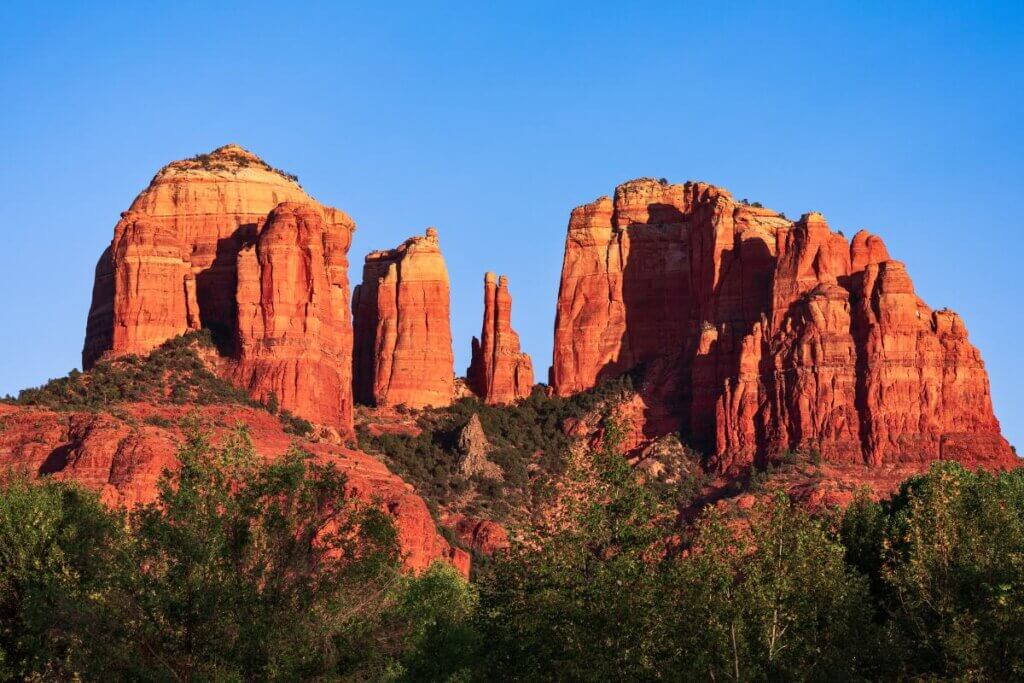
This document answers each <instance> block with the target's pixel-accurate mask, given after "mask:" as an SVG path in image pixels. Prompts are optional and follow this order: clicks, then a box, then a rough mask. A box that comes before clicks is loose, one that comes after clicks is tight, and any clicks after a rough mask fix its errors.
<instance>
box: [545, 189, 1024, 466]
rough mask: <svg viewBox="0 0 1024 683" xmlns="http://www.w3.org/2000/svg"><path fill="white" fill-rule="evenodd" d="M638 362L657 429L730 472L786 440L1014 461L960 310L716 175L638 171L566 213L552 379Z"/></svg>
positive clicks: (817, 225)
mask: <svg viewBox="0 0 1024 683" xmlns="http://www.w3.org/2000/svg"><path fill="white" fill-rule="evenodd" d="M636 368H642V370H643V372H642V373H641V375H642V377H643V380H642V382H641V386H640V395H641V402H642V403H644V409H643V412H644V413H645V414H644V417H643V418H642V421H643V422H644V424H643V426H642V429H643V430H644V431H645V433H646V435H647V436H648V437H653V436H657V435H659V434H664V433H667V432H668V431H676V430H679V431H681V432H682V433H683V434H684V435H685V436H686V437H687V439H688V440H690V441H691V442H692V443H694V444H695V445H698V446H700V447H702V448H703V449H705V450H706V451H708V452H710V453H712V454H713V455H714V461H715V464H716V465H717V467H718V468H719V469H721V470H723V471H724V470H730V469H737V468H744V467H746V466H749V465H750V464H752V463H754V462H757V461H758V460H759V459H764V458H767V457H770V456H772V455H773V454H776V453H779V452H782V451H787V450H803V451H817V452H819V453H820V454H821V455H822V456H823V458H825V459H826V460H828V461H830V462H835V463H862V464H868V465H872V466H880V465H883V464H887V463H894V462H899V463H906V462H911V461H912V462H916V463H925V462H927V461H930V460H934V459H938V458H952V459H957V460H960V461H963V462H966V463H968V464H974V463H979V462H984V463H988V464H994V465H1007V466H1008V465H1011V464H1013V463H1014V457H1013V455H1012V453H1011V450H1010V448H1009V446H1008V444H1007V443H1006V441H1005V440H1004V439H1003V438H1002V436H1001V434H1000V430H999V423H998V421H997V420H996V418H995V416H994V414H993V411H992V404H991V399H990V395H989V385H988V378H987V375H986V373H985V369H984V365H983V364H982V362H981V357H980V355H979V353H978V351H977V349H975V348H974V347H973V346H972V345H971V344H970V343H969V341H968V340H967V333H966V330H965V328H964V326H963V323H962V321H961V320H960V318H959V317H958V316H956V314H954V313H952V312H948V311H932V310H931V309H930V308H928V307H927V306H926V305H925V303H924V302H923V301H921V300H920V299H919V298H918V297H917V296H916V294H915V293H914V289H913V285H912V283H911V281H910V278H909V277H908V276H907V273H906V269H905V268H904V266H903V264H901V263H899V262H898V261H894V260H892V259H891V258H890V257H889V254H888V252H887V250H886V248H885V245H884V243H883V242H882V241H881V239H880V238H878V237H876V236H873V235H869V234H868V233H866V232H861V233H858V234H857V235H856V236H855V237H854V239H853V242H852V244H851V243H848V242H847V240H846V239H845V238H844V237H843V236H842V234H841V233H835V232H833V231H831V230H830V229H829V227H828V225H827V223H826V222H825V220H824V218H823V217H822V216H821V215H820V214H816V213H811V214H808V215H806V216H804V217H803V218H801V219H800V220H799V221H797V222H795V223H794V222H791V221H789V220H787V219H786V218H785V217H783V216H782V215H781V214H778V213H776V212H774V211H771V210H768V209H764V208H761V207H760V206H758V205H748V204H746V203H745V202H737V201H735V200H734V199H733V198H732V196H731V195H730V194H729V193H728V192H727V191H725V190H722V189H720V188H717V187H714V186H711V185H707V184H704V183H687V184H685V185H672V184H668V183H665V182H662V181H655V180H650V179H640V180H635V181H631V182H628V183H625V184H623V185H621V186H619V187H618V188H617V189H616V192H615V196H614V198H608V197H603V198H601V199H598V200H597V201H595V202H593V203H592V204H588V205H585V206H582V207H579V208H577V209H576V210H574V211H573V212H572V216H571V218H570V221H569V230H568V236H567V239H566V249H565V259H564V263H563V269H562V280H561V286H560V290H559V297H558V307H557V312H556V323H555V346H554V359H553V365H552V368H551V371H550V382H551V384H552V386H553V389H554V391H555V392H556V393H557V394H559V395H568V394H572V393H574V392H577V391H580V390H583V389H587V388H589V387H591V386H594V385H595V384H596V383H597V382H599V381H601V380H602V379H605V378H610V377H613V376H616V375H619V374H622V373H623V372H625V371H628V370H631V369H636Z"/></svg>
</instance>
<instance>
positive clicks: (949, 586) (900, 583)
mask: <svg viewBox="0 0 1024 683" xmlns="http://www.w3.org/2000/svg"><path fill="white" fill-rule="evenodd" d="M882 509H883V511H884V513H885V520H884V538H883V539H882V541H881V542H880V548H879V550H878V551H877V556H878V557H879V558H880V559H879V561H878V562H877V564H878V566H879V569H878V579H879V585H880V586H881V588H880V591H881V594H880V595H879V602H880V603H881V604H882V605H883V607H884V609H885V611H886V613H887V616H888V617H889V618H890V619H891V628H892V629H893V631H894V633H893V638H894V639H898V640H899V643H900V647H901V649H902V651H903V655H902V659H903V660H904V665H905V667H907V668H906V669H905V670H904V671H903V672H902V673H903V675H909V676H921V677H929V676H935V677H948V678H953V679H958V680H1011V679H1021V678H1024V472H1021V471H1020V470H1015V471H1012V472H1006V473H999V474H993V473H990V472H985V471H982V470H979V471H977V472H971V471H968V470H966V469H964V468H963V467H962V466H960V465H958V464H955V463H949V462H942V463H935V464H934V465H933V466H932V468H931V470H930V471H929V473H928V474H927V475H924V476H920V477H915V478H913V479H910V480H908V481H907V482H905V483H904V484H903V486H902V487H901V489H900V492H899V493H898V494H897V495H896V496H895V497H894V498H893V500H892V501H891V502H889V503H887V504H886V505H884V506H883V507H882ZM865 545H867V544H865ZM862 556H863V554H862Z"/></svg>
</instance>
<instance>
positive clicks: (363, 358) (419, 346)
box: [352, 228, 455, 408]
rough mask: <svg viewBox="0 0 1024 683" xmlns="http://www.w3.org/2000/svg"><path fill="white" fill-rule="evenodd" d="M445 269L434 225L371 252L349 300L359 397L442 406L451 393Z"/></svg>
mask: <svg viewBox="0 0 1024 683" xmlns="http://www.w3.org/2000/svg"><path fill="white" fill-rule="evenodd" d="M450 305H451V304H450V291H449V283H448V270H447V268H446V267H445V264H444V257H443V256H442V255H441V248H440V246H439V244H438V240H437V230H435V229H434V228H427V231H426V235H423V236H415V237H411V238H409V239H408V240H406V241H405V242H404V243H402V244H401V245H399V246H398V247H396V248H395V249H389V250H384V251H374V252H370V253H369V254H367V256H366V262H365V264H364V265H363V280H362V283H361V284H360V285H358V286H357V287H356V289H355V292H354V294H353V299H352V309H353V314H354V329H355V342H354V347H353V386H354V393H355V399H356V401H358V402H359V403H363V404H366V405H376V406H397V405H403V404H404V405H406V406H408V407H410V408H422V407H426V406H435V407H438V406H447V405H449V404H451V402H452V400H453V396H454V392H455V372H454V364H455V359H454V355H453V352H452V332H451V321H450V318H449V309H450Z"/></svg>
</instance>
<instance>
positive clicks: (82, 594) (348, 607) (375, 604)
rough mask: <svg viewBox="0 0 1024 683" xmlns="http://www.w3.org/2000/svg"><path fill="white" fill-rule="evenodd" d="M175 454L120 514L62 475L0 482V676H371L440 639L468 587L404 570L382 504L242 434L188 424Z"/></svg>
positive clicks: (297, 455) (447, 643) (467, 596)
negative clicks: (364, 500) (210, 435)
mask: <svg viewBox="0 0 1024 683" xmlns="http://www.w3.org/2000/svg"><path fill="white" fill-rule="evenodd" d="M179 459H180V460H181V469H180V471H179V472H178V473H177V474H176V475H174V476H171V475H170V474H167V475H165V477H164V478H163V480H162V481H161V484H160V494H159V499H158V501H157V502H155V503H154V504H152V505H149V506H146V507H143V508H141V509H138V510H135V511H133V512H130V513H127V516H124V515H123V514H122V513H116V512H110V511H107V510H106V509H104V508H103V507H102V506H101V505H100V504H99V502H98V501H97V500H96V498H95V496H92V495H91V494H87V493H83V492H82V491H81V490H80V489H78V488H76V487H75V486H72V485H68V484H65V483H58V482H43V483H40V484H30V483H27V482H25V481H23V480H14V481H12V482H7V483H6V484H5V485H4V487H3V489H2V492H0V616H2V628H0V680H6V679H11V678H14V679H21V678H45V679H62V680H63V679H77V678H81V679H85V680H133V681H135V680H155V681H163V680H298V679H309V678H328V679H338V678H344V679H347V680H351V679H356V680H360V679H361V680H381V679H383V678H397V677H399V676H401V675H402V674H403V671H404V670H405V669H404V664H403V660H404V659H407V658H408V657H409V655H408V654H407V653H411V652H417V651H426V649H428V648H431V647H434V646H435V645H436V646H437V647H449V648H453V647H456V645H455V643H456V642H457V639H456V640H452V638H454V637H455V636H453V635H451V633H453V632H451V631H450V629H448V628H447V624H448V623H449V622H451V621H452V620H454V619H455V618H456V616H457V615H459V614H462V613H464V612H466V611H467V610H469V609H471V608H472V606H473V604H474V599H475V598H474V597H473V593H472V591H471V590H470V589H469V587H468V586H467V585H466V584H465V582H464V581H463V580H462V579H461V577H458V576H457V575H452V572H451V570H449V569H446V568H437V569H433V570H431V571H429V572H427V573H426V574H425V575H424V576H423V577H419V578H417V577H408V576H404V575H403V574H402V573H401V571H400V569H399V564H398V560H399V557H398V549H397V544H396V533H395V530H394V527H393V526H392V524H391V522H390V519H389V518H388V517H387V516H386V515H385V514H384V513H383V512H381V511H380V510H379V509H378V508H377V507H376V506H374V505H365V504H361V503H358V502H357V501H355V500H353V499H351V498H349V497H348V496H347V495H346V493H345V478H344V476H343V475H342V474H341V473H340V472H339V471H337V470H335V469H334V468H333V467H331V466H325V465H318V464H316V463H314V462H313V461H311V460H310V459H309V458H308V457H306V456H305V455H304V454H303V453H301V452H300V451H292V452H290V453H289V454H287V455H286V456H285V457H283V458H281V459H280V460H278V461H276V462H273V463H270V464H263V463H261V462H260V461H259V460H258V459H257V458H256V456H255V453H254V451H253V449H252V446H251V443H250V442H249V440H248V437H247V436H246V434H245V433H244V431H242V432H238V433H236V434H234V435H233V436H232V437H231V438H229V439H227V440H226V441H225V443H224V444H222V445H221V446H220V447H216V448H215V447H213V446H212V445H211V444H210V443H209V442H208V441H207V439H206V437H205V436H204V435H203V434H202V433H200V432H198V431H195V432H192V433H191V434H190V435H189V437H188V440H187V443H186V444H185V445H184V446H183V448H182V450H181V451H180V453H179ZM446 615H447V616H446ZM446 619H447V620H446ZM441 627H444V629H443V632H439V631H438V629H439V628H441ZM453 661H454V660H453Z"/></svg>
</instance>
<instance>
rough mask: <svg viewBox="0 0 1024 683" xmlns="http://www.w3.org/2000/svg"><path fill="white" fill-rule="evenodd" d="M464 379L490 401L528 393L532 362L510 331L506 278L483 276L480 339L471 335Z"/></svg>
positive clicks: (513, 333) (504, 400)
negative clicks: (471, 339) (469, 359)
mask: <svg viewBox="0 0 1024 683" xmlns="http://www.w3.org/2000/svg"><path fill="white" fill-rule="evenodd" d="M466 380H467V381H468V383H469V386H470V389H472V391H473V392H474V393H475V394H476V395H477V396H479V397H480V398H481V399H483V400H484V401H485V402H487V403H490V404H501V403H512V402H513V401H515V400H517V399H520V398H525V397H527V396H529V395H530V391H531V390H532V389H533V362H532V361H531V360H530V356H529V355H527V354H525V353H523V352H522V350H521V349H520V347H519V335H518V334H516V333H515V332H514V331H513V330H512V295H511V294H509V291H508V278H506V277H505V276H504V275H502V276H501V277H500V278H499V277H496V276H495V274H494V273H487V274H486V275H484V321H483V328H482V329H481V331H480V338H479V339H477V338H476V337H474V338H473V347H472V357H471V361H470V365H469V369H468V370H467V371H466Z"/></svg>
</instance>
